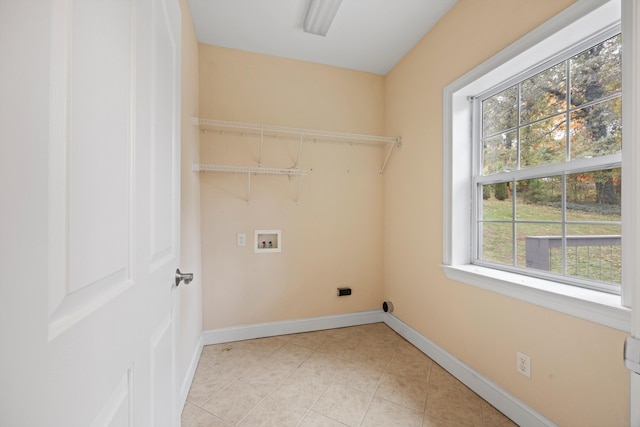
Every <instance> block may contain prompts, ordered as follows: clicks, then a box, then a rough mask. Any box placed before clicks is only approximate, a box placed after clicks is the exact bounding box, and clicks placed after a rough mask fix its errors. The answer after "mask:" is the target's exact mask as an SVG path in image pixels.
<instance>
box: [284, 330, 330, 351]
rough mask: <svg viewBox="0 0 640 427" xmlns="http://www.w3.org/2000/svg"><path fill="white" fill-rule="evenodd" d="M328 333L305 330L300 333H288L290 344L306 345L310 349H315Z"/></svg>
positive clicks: (325, 338)
mask: <svg viewBox="0 0 640 427" xmlns="http://www.w3.org/2000/svg"><path fill="white" fill-rule="evenodd" d="M329 336H330V335H329V334H328V333H327V332H326V331H316V332H305V333H302V334H293V335H289V337H290V340H289V342H290V343H291V344H296V345H299V346H300V347H306V348H308V349H311V350H317V349H318V347H320V345H322V343H323V342H325V341H326V340H327V338H328V337H329Z"/></svg>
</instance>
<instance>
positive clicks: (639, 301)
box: [622, 1, 640, 427]
mask: <svg viewBox="0 0 640 427" xmlns="http://www.w3.org/2000/svg"><path fill="white" fill-rule="evenodd" d="M622 7H623V9H622V32H623V34H622V37H623V40H624V60H623V62H622V87H623V88H624V89H623V91H624V93H623V95H622V121H623V123H624V127H623V130H622V132H623V137H622V138H623V141H632V143H631V144H628V145H625V148H624V150H625V156H624V159H623V160H622V164H623V167H622V174H623V175H622V177H623V178H622V185H623V187H622V191H623V192H624V193H623V194H629V193H630V194H632V198H633V199H632V202H631V203H625V201H624V200H623V202H622V209H623V210H622V214H623V217H624V218H628V219H629V220H628V221H625V223H624V226H623V232H624V236H625V239H623V242H622V245H623V249H622V253H623V261H622V262H623V264H622V265H623V266H624V267H623V271H622V281H623V283H625V284H627V285H628V286H629V287H630V288H631V289H630V290H629V291H630V292H625V294H624V295H623V302H624V303H625V305H629V306H631V307H633V313H632V322H631V335H632V336H634V337H636V338H640V280H638V268H639V267H638V262H640V254H639V253H638V246H637V244H630V245H625V241H627V239H628V241H627V243H628V242H632V243H634V242H638V236H639V235H640V234H639V233H640V218H639V217H638V215H637V212H638V211H639V210H640V188H638V185H637V183H638V182H639V181H638V180H639V179H640V175H639V172H638V169H637V168H636V167H633V166H634V165H638V164H640V149H638V147H637V142H638V141H640V126H639V125H638V115H639V114H640V77H639V76H638V73H639V72H640V4H638V2H637V1H624V2H623V3H622ZM626 162H629V163H630V167H629V166H627V163H626ZM625 200H626V198H625ZM634 212H635V213H636V214H635V215H634ZM629 376H630V379H629V382H630V387H629V401H630V404H629V425H630V426H632V427H640V405H638V404H637V402H638V400H640V375H637V374H635V373H633V372H631V371H630V372H629Z"/></svg>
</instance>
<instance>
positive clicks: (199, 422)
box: [181, 403, 231, 427]
mask: <svg viewBox="0 0 640 427" xmlns="http://www.w3.org/2000/svg"><path fill="white" fill-rule="evenodd" d="M181 425H182V427H230V426H231V425H230V424H227V423H225V422H224V421H222V420H221V419H220V418H218V417H215V416H213V415H211V414H210V413H208V412H206V411H203V410H202V409H200V408H198V407H196V406H194V405H191V404H189V403H187V404H186V405H185V408H184V410H183V411H182V418H181Z"/></svg>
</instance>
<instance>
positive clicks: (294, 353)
mask: <svg viewBox="0 0 640 427" xmlns="http://www.w3.org/2000/svg"><path fill="white" fill-rule="evenodd" d="M312 353H313V350H311V349H309V348H307V347H301V346H299V345H297V344H293V343H291V342H289V343H287V344H285V345H283V346H282V347H280V348H279V349H278V350H276V351H275V352H274V353H273V354H272V355H271V356H269V358H268V359H267V360H268V361H270V362H273V363H280V364H283V365H289V366H291V367H292V368H297V367H298V366H300V364H302V362H304V361H305V360H306V359H308V358H309V356H311V354H312Z"/></svg>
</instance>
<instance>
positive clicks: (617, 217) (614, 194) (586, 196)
mask: <svg viewBox="0 0 640 427" xmlns="http://www.w3.org/2000/svg"><path fill="white" fill-rule="evenodd" d="M621 174H622V170H621V169H620V168H617V169H611V170H602V171H595V172H586V173H577V174H571V175H567V221H587V222H595V221H614V222H618V221H621V219H622V216H621V200H622V176H621Z"/></svg>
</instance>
